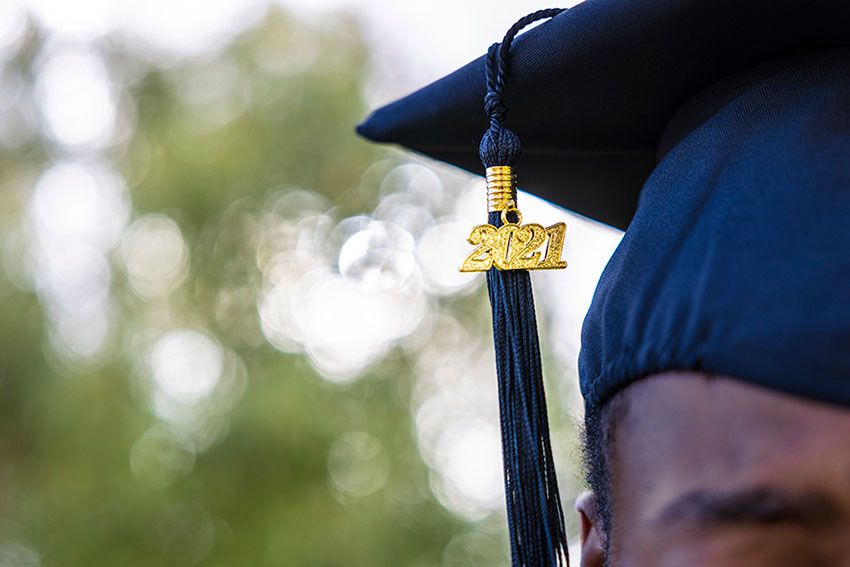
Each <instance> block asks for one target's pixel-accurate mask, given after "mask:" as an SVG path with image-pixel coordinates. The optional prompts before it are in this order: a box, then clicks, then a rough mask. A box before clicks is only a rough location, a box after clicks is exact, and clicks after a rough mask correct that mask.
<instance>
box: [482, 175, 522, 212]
mask: <svg viewBox="0 0 850 567" xmlns="http://www.w3.org/2000/svg"><path fill="white" fill-rule="evenodd" d="M508 203H516V174H515V173H514V170H513V168H512V167H511V166H509V165H497V166H495V167H488V168H487V212H488V213H500V212H502V211H504V210H506V209H507V208H508Z"/></svg>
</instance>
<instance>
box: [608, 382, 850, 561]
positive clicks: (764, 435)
mask: <svg viewBox="0 0 850 567" xmlns="http://www.w3.org/2000/svg"><path fill="white" fill-rule="evenodd" d="M619 396H623V398H622V400H623V402H624V403H623V404H622V407H623V408H624V411H623V412H621V413H620V412H618V413H619V415H617V417H616V422H615V425H614V431H613V433H614V435H613V440H614V441H613V446H612V447H611V459H612V475H613V501H614V528H613V534H612V537H611V564H612V565H616V566H623V567H632V566H635V567H644V566H646V567H668V566H669V567H674V566H676V567H679V566H684V565H687V566H692V567H698V566H703V565H706V566H709V565H710V566H712V567H727V566H733V565H734V566H738V565H746V566H748V567H761V566H768V565H771V566H772V565H783V566H784V567H794V566H797V565H799V566H804V565H805V566H811V565H831V566H842V565H847V566H850V411H848V410H846V409H842V408H839V407H832V406H828V405H824V404H818V403H814V402H810V401H806V400H802V399H799V398H795V397H792V396H788V395H784V394H781V393H776V392H772V391H769V390H766V389H761V388H757V387H754V386H749V385H746V384H744V383H743V382H740V381H735V380H733V379H729V378H724V377H717V376H706V375H700V374H695V373H668V374H659V375H655V376H652V377H649V378H647V379H645V380H641V381H640V382H637V383H635V384H634V385H632V386H630V387H629V388H627V389H626V390H625V391H623V392H621V394H620V395H619ZM619 396H618V398H619Z"/></svg>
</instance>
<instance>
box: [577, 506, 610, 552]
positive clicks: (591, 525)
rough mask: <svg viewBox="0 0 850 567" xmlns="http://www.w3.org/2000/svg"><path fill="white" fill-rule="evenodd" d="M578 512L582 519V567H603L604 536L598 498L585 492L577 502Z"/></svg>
mask: <svg viewBox="0 0 850 567" xmlns="http://www.w3.org/2000/svg"><path fill="white" fill-rule="evenodd" d="M576 510H577V511H578V513H579V516H580V517H581V567H603V566H604V565H605V546H604V544H603V537H604V535H603V533H602V525H601V520H600V518H599V515H598V514H597V513H596V496H594V494H593V493H592V492H583V493H582V494H581V495H580V496H579V497H578V499H577V500H576Z"/></svg>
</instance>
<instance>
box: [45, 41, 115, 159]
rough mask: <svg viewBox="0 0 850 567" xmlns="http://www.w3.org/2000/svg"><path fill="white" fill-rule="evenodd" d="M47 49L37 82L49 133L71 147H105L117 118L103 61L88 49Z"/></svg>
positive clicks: (111, 86) (113, 94)
mask: <svg viewBox="0 0 850 567" xmlns="http://www.w3.org/2000/svg"><path fill="white" fill-rule="evenodd" d="M50 51H51V50H48V53H47V54H46V57H45V59H44V60H43V61H42V62H41V65H40V68H39V70H38V76H37V81H36V92H37V94H38V99H39V103H40V104H39V106H40V108H41V112H42V114H43V116H44V120H45V122H46V124H47V129H48V132H49V133H50V134H51V136H52V137H53V138H54V139H55V140H56V142H58V143H59V144H62V145H63V146H66V147H68V148H80V149H87V148H102V147H104V146H107V145H108V144H109V142H110V141H111V138H112V135H113V132H114V130H115V123H116V119H117V109H116V95H115V93H114V92H113V83H112V82H111V81H110V78H109V75H108V73H107V70H106V67H105V66H104V64H103V61H102V60H101V59H100V57H98V56H97V55H96V54H95V53H94V52H91V51H88V50H85V49H76V48H74V49H68V50H58V49H56V50H53V51H55V52H53V53H51V52H50Z"/></svg>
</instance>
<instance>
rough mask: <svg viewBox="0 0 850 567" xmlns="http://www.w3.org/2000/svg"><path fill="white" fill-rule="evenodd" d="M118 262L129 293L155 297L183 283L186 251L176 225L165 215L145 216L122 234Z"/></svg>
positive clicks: (187, 255)
mask: <svg viewBox="0 0 850 567" xmlns="http://www.w3.org/2000/svg"><path fill="white" fill-rule="evenodd" d="M121 259H122V261H123V263H124V268H125V269H126V271H127V277H128V279H129V280H130V285H131V286H132V287H133V290H134V291H135V292H136V293H138V294H139V295H142V296H143V297H159V296H164V295H167V294H168V293H169V292H171V291H174V290H175V289H176V288H177V287H178V286H179V285H180V284H181V283H183V281H184V280H185V279H186V275H187V272H188V269H187V268H188V263H189V250H188V248H187V247H186V243H185V242H184V240H183V235H182V233H181V231H180V227H179V226H177V223H176V222H174V221H173V220H172V219H170V218H169V217H167V216H165V215H145V216H142V217H139V218H137V219H136V220H135V221H133V224H132V225H130V227H129V229H128V230H127V231H126V233H125V234H124V238H123V239H122V241H121Z"/></svg>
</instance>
